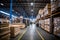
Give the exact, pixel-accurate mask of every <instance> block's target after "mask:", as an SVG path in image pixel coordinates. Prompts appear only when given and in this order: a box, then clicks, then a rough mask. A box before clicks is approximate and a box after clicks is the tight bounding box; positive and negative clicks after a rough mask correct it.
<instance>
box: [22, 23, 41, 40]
mask: <svg viewBox="0 0 60 40" xmlns="http://www.w3.org/2000/svg"><path fill="white" fill-rule="evenodd" d="M21 40H41V38H40V37H39V35H38V33H37V32H36V25H35V24H32V25H30V26H29V27H28V28H27V31H26V33H25V34H24V36H23V37H22V38H21Z"/></svg>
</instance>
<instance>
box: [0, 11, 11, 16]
mask: <svg viewBox="0 0 60 40" xmlns="http://www.w3.org/2000/svg"><path fill="white" fill-rule="evenodd" d="M0 12H1V13H3V14H6V15H10V14H8V13H6V12H3V11H0Z"/></svg>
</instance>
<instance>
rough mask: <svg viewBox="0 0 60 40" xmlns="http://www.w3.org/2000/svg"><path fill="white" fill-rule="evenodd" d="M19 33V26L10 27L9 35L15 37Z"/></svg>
mask: <svg viewBox="0 0 60 40" xmlns="http://www.w3.org/2000/svg"><path fill="white" fill-rule="evenodd" d="M19 33H20V28H19V27H14V26H11V27H10V34H11V37H16V36H17V35H18V34H19Z"/></svg>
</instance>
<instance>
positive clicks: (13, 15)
mask: <svg viewBox="0 0 60 40" xmlns="http://www.w3.org/2000/svg"><path fill="white" fill-rule="evenodd" d="M0 13H3V14H6V15H8V16H10V14H9V13H6V12H4V11H0ZM12 17H14V18H16V16H14V15H12Z"/></svg>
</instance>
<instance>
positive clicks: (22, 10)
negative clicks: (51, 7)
mask: <svg viewBox="0 0 60 40" xmlns="http://www.w3.org/2000/svg"><path fill="white" fill-rule="evenodd" d="M12 3H13V11H15V12H16V13H17V15H19V16H20V15H23V16H26V17H32V16H33V17H36V15H37V14H38V10H39V9H42V8H44V7H45V5H46V4H47V3H50V0H13V2H12ZM1 5H3V6H1ZM2 7H5V8H10V0H1V1H0V8H2Z"/></svg>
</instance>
